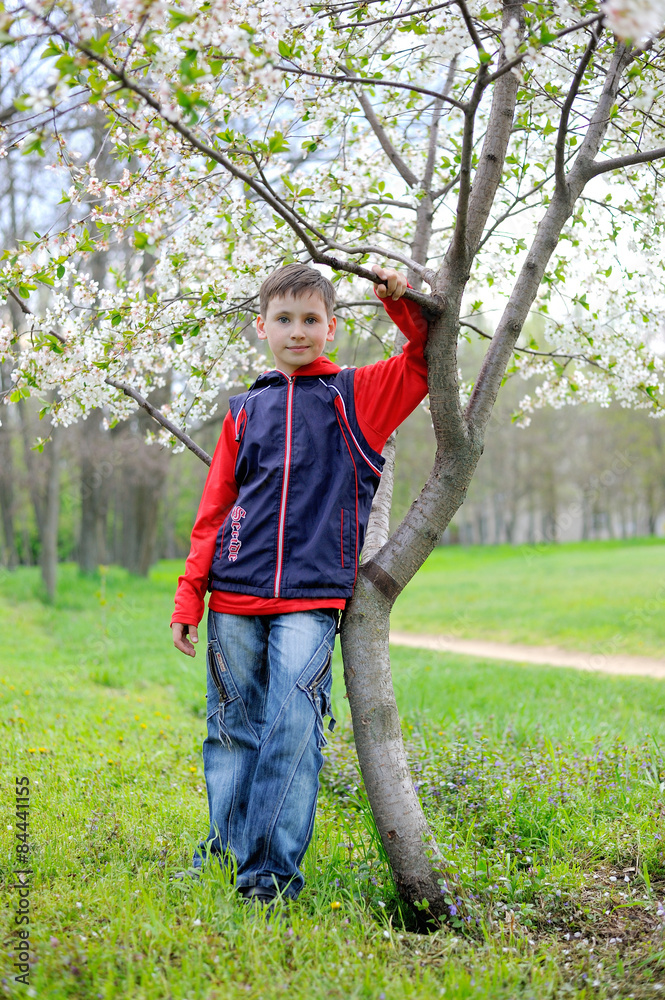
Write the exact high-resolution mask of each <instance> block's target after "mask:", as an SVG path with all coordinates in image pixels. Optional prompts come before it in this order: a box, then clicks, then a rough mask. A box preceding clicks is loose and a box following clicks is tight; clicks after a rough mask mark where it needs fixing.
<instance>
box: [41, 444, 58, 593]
mask: <svg viewBox="0 0 665 1000" xmlns="http://www.w3.org/2000/svg"><path fill="white" fill-rule="evenodd" d="M61 437H62V430H61V428H60V427H53V428H52V429H51V440H50V441H49V443H48V444H47V445H45V447H44V452H45V454H46V456H47V460H46V488H45V494H44V506H43V510H44V519H43V524H42V533H41V543H42V546H41V555H40V560H39V562H40V566H41V571H42V580H43V581H44V586H45V588H46V594H47V596H48V599H49V601H51V602H52V601H54V600H55V591H56V582H57V572H58V524H59V521H60V444H61Z"/></svg>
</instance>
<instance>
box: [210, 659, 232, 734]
mask: <svg viewBox="0 0 665 1000" xmlns="http://www.w3.org/2000/svg"><path fill="white" fill-rule="evenodd" d="M207 660H208V671H209V673H210V677H211V679H212V682H213V684H214V686H215V688H216V690H217V694H218V696H219V704H218V705H217V706H216V707H215V708H213V709H212V710H210V705H208V722H210V720H211V719H212V718H213V717H214V716H217V736H218V739H219V741H220V743H224V744H225V745H226V746H227V747H229V749H230V747H231V737H230V735H229V732H228V729H227V728H226V726H225V724H224V713H225V711H226V706H227V705H228V704H229V702H231V701H233V700H234V698H235V697H237V692H236V691H235V685H234V683H233V679H232V678H231V675H230V673H229V670H228V667H227V666H226V663H225V662H224V657H223V655H222V652H221V650H220V649H219V646H218V645H217V644H216V643H214V642H209V643H208V651H207Z"/></svg>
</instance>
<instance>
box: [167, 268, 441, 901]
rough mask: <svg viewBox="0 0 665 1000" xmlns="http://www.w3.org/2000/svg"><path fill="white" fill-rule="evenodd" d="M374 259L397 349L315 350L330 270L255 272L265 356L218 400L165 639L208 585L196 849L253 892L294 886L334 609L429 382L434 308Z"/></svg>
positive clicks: (315, 768)
mask: <svg viewBox="0 0 665 1000" xmlns="http://www.w3.org/2000/svg"><path fill="white" fill-rule="evenodd" d="M373 270H374V272H375V273H376V275H377V276H378V277H379V278H380V279H381V283H380V284H378V285H377V286H375V290H376V293H377V295H378V296H379V298H381V299H382V300H383V304H384V306H385V309H386V311H387V313H388V315H389V316H390V317H391V319H392V320H393V321H394V322H395V323H396V325H397V326H398V327H399V328H400V330H402V332H403V333H404V334H405V335H406V337H407V338H408V341H407V344H406V345H405V348H404V350H403V352H402V354H401V355H398V356H395V357H392V358H390V359H388V360H386V361H379V362H378V363H377V364H374V365H367V366H365V367H363V368H358V369H354V368H347V369H344V370H342V369H340V368H339V367H338V366H337V365H335V364H333V363H332V362H331V361H329V360H328V359H327V358H325V357H323V356H322V355H323V350H324V348H325V345H326V343H327V342H328V341H332V340H333V338H334V336H335V328H336V319H335V316H334V315H333V308H334V302H335V291H334V287H333V285H332V283H331V282H330V281H328V279H327V278H326V277H324V276H323V275H322V274H320V273H319V272H318V271H316V270H315V269H314V268H311V267H307V266H305V265H302V264H289V265H288V266H286V267H283V268H280V269H279V270H278V271H275V272H274V273H273V274H271V275H270V277H269V278H268V279H267V280H266V281H265V282H264V283H263V285H262V286H261V289H260V309H261V314H260V316H259V317H258V319H257V322H256V326H257V332H258V336H259V338H260V339H262V340H267V341H268V346H269V347H270V349H271V351H272V354H273V356H274V360H275V368H274V369H273V370H272V371H267V372H264V373H263V374H262V375H260V376H259V378H258V379H257V380H256V382H255V383H254V385H253V386H252V387H251V389H249V391H248V392H244V393H241V394H240V395H238V396H234V397H233V398H232V399H231V400H230V402H229V412H228V413H227V415H226V418H225V420H224V424H223V426H222V433H221V435H220V438H219V442H218V444H217V447H216V449H215V453H214V456H213V459H212V464H211V466H210V472H209V474H208V478H207V481H206V484H205V488H204V490H203V496H202V498H201V503H200V506H199V510H198V514H197V517H196V522H195V524H194V528H193V530H192V539H191V549H190V553H189V556H188V559H187V564H186V568H185V573H184V575H183V576H181V577H180V578H179V580H178V589H177V592H176V597H175V612H174V614H173V617H172V619H171V627H172V630H173V643H174V645H175V646H176V647H177V648H178V649H179V650H181V651H182V652H183V653H186V654H188V655H189V656H194V655H195V649H194V646H193V645H192V643H195V642H197V641H198V632H197V626H198V623H199V622H200V620H201V618H202V617H203V611H204V599H203V598H204V593H205V590H206V586H207V587H208V589H209V590H211V597H210V601H209V605H208V648H207V668H208V669H207V713H206V714H207V730H208V735H207V738H206V740H205V741H204V744H203V763H204V774H205V779H206V785H207V790H208V806H209V810H210V832H209V834H208V839H207V843H206V842H203V843H202V844H201V845H199V848H198V849H197V850H196V852H195V854H194V859H193V866H194V869H198V868H200V867H201V865H202V863H203V858H204V855H205V850H206V847H207V848H208V849H209V850H210V851H211V852H212V853H214V854H216V855H220V856H223V855H224V854H225V852H226V851H227V850H228V851H230V852H231V853H232V855H233V856H234V857H235V859H236V861H237V879H236V887H237V889H238V891H239V893H240V894H241V896H242V897H243V898H244V900H245V901H247V902H256V903H260V904H264V905H270V903H271V902H272V901H273V899H274V898H275V896H276V895H277V894H278V893H280V894H283V895H284V896H286V897H288V898H292V899H295V898H296V897H297V896H298V894H299V893H300V890H301V889H302V886H303V881H304V880H303V877H302V874H301V872H300V869H299V866H300V863H301V861H302V858H303V856H304V854H305V850H306V848H307V845H308V844H309V841H310V839H311V836H312V829H313V824H314V813H315V809H316V800H317V795H318V788H319V780H318V775H319V771H320V769H321V766H322V764H323V757H322V754H321V748H322V747H323V746H324V745H325V737H324V732H323V717H324V716H326V715H329V716H331V705H330V689H331V684H332V668H331V660H332V653H333V646H334V642H335V633H336V627H337V621H338V617H339V614H340V611H341V610H343V609H344V606H345V604H346V601H347V600H348V599H349V598H350V597H351V595H352V593H353V587H354V584H355V579H356V574H357V570H358V559H359V556H360V552H361V549H362V545H363V540H364V537H365V529H366V526H367V520H368V518H369V512H370V508H371V506H372V498H373V496H374V493H375V491H376V488H377V486H378V484H379V479H380V476H381V468H382V466H383V461H384V460H383V458H382V457H381V452H382V450H383V446H384V444H385V442H386V439H387V438H388V436H389V434H391V433H392V431H393V430H394V429H395V428H396V427H397V426H398V425H399V424H400V423H401V422H402V421H403V420H404V419H405V418H406V417H407V416H408V414H409V413H410V412H411V411H412V410H413V409H414V408H415V407H416V406H417V405H418V403H419V402H420V401H421V400H422V399H423V398H424V397H425V395H426V393H427V368H426V365H425V361H424V357H423V349H424V346H425V342H426V338H427V323H426V321H425V319H424V317H423V316H422V313H421V311H420V308H419V307H418V306H416V305H415V304H414V303H413V302H411V301H408V300H406V299H403V298H402V296H403V294H404V291H405V289H406V287H407V283H406V279H405V278H404V277H403V276H402V275H400V274H398V273H397V272H396V271H394V270H392V269H390V268H387V269H384V268H380V267H378V266H376V265H375V266H374V268H373ZM190 640H191V641H190ZM333 725H334V719H333V718H332V716H331V721H330V723H329V728H330V729H332V727H333Z"/></svg>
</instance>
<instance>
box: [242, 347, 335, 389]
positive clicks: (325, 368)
mask: <svg viewBox="0 0 665 1000" xmlns="http://www.w3.org/2000/svg"><path fill="white" fill-rule="evenodd" d="M341 370H342V369H341V368H340V367H339V365H336V364H334V362H332V361H330V360H329V359H328V358H326V357H323V355H322V356H321V357H320V358H317V359H316V361H312V362H311V364H309V365H303V366H302V368H298V370H297V371H295V372H294V373H293V377H294V378H302V377H303V376H305V375H310V376H312V377H314V378H317V377H319V376H321V375H336V374H337V372H341ZM288 377H289V376H288V375H286V374H285V373H284V372H282V371H280V370H279V368H271V369H270V370H269V371H265V372H261V374H260V375H259V377H258V378H257V380H256V382H255V383H254V385H258V384H263V385H265V384H270V383H277V382H281V381H282V380H283V379H288ZM252 388H253V386H252Z"/></svg>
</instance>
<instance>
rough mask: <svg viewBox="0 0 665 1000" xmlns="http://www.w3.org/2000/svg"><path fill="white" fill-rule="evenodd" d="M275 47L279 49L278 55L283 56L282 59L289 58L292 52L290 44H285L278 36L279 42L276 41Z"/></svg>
mask: <svg viewBox="0 0 665 1000" xmlns="http://www.w3.org/2000/svg"><path fill="white" fill-rule="evenodd" d="M277 48H278V49H279V54H280V56H283V57H284V59H290V58H291V54H292V49H291V46H290V45H287V44H286V42H285V41H283V40H282V39H281V38H280V40H279V42H278V43H277Z"/></svg>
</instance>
